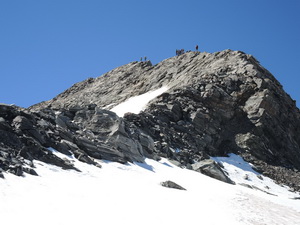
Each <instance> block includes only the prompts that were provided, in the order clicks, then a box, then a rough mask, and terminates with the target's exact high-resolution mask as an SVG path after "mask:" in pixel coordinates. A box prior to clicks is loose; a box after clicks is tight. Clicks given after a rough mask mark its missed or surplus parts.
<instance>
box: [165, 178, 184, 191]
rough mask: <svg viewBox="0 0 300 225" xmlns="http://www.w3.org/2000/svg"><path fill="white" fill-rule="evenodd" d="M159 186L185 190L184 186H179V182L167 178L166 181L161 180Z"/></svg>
mask: <svg viewBox="0 0 300 225" xmlns="http://www.w3.org/2000/svg"><path fill="white" fill-rule="evenodd" d="M160 184H161V186H163V187H167V188H174V189H178V190H185V191H186V189H185V188H183V187H182V186H180V185H179V184H176V183H175V182H173V181H170V180H167V181H164V182H161V183H160Z"/></svg>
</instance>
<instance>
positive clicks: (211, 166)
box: [192, 159, 234, 184]
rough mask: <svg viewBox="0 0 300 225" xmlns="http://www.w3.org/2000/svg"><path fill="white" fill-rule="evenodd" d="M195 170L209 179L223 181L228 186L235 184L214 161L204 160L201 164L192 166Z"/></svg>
mask: <svg viewBox="0 0 300 225" xmlns="http://www.w3.org/2000/svg"><path fill="white" fill-rule="evenodd" d="M192 168H193V170H195V171H197V172H200V173H203V174H205V175H207V176H209V177H212V178H215V179H217V180H220V181H223V182H225V183H228V184H234V182H233V181H232V180H231V179H230V178H229V177H228V176H227V175H226V174H225V173H224V172H223V170H222V168H221V166H219V165H218V163H216V162H215V161H214V160H212V159H206V160H202V161H200V162H197V163H194V164H192Z"/></svg>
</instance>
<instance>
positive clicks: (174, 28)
mask: <svg viewBox="0 0 300 225" xmlns="http://www.w3.org/2000/svg"><path fill="white" fill-rule="evenodd" d="M196 44H198V45H199V50H200V51H206V52H215V51H221V50H224V49H232V50H241V51H244V52H246V53H249V54H252V55H254V56H255V57H256V58H257V59H258V60H259V61H260V62H261V64H262V65H263V66H264V67H265V68H267V69H268V70H269V71H270V72H271V73H272V74H273V75H274V76H275V77H276V78H277V79H278V80H279V81H280V82H281V83H282V85H283V87H284V89H285V91H286V92H287V93H289V94H290V95H291V97H292V98H293V99H295V100H297V105H298V107H299V106H300V88H299V84H300V78H299V77H300V72H299V71H300V69H299V66H300V1H299V0H280V1H279V0H251V1H246V0H226V1H225V0H206V1H204V0H203V1H202V0H185V1H182V0H152V1H147V0H144V1H142V0H126V1H125V0H0V82H1V83H0V85H1V86H0V102H2V103H7V104H13V103H14V104H16V105H19V106H22V107H28V106H30V105H32V104H35V103H38V102H41V101H44V100H49V99H51V98H53V97H55V96H56V95H57V94H59V93H61V92H62V91H64V90H65V89H67V88H69V87H70V86H71V85H73V84H74V83H76V82H79V81H82V80H85V79H86V78H88V77H97V76H100V75H102V74H103V73H105V72H108V71H109V70H111V69H113V68H115V67H118V66H121V65H123V64H127V63H129V62H132V61H136V60H139V59H140V57H141V56H147V57H148V59H150V60H151V61H152V62H153V63H158V62H160V61H161V60H164V59H166V58H169V57H172V56H174V55H175V50H176V49H177V48H184V49H186V50H189V49H194V46H195V45H196Z"/></svg>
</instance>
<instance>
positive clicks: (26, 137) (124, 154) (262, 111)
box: [0, 50, 300, 190]
mask: <svg viewBox="0 0 300 225" xmlns="http://www.w3.org/2000/svg"><path fill="white" fill-rule="evenodd" d="M163 87H164V88H165V89H166V91H165V92H164V93H162V94H161V95H159V96H158V97H156V98H154V99H152V100H151V101H150V102H149V103H148V104H147V107H146V108H145V109H144V110H143V111H141V112H140V113H138V114H134V113H126V114H125V115H124V116H118V115H117V114H116V113H114V112H112V111H110V110H113V109H114V107H115V106H117V105H118V104H120V103H122V102H124V101H126V100H128V99H130V98H131V97H134V96H139V95H142V94H144V93H148V92H150V91H154V90H157V89H160V88H163ZM128 112H130V109H128ZM0 133H1V134H0V168H1V169H2V171H8V172H12V173H15V174H16V175H22V173H23V172H27V173H31V174H36V173H35V171H34V163H33V160H34V159H38V160H41V161H44V162H47V163H52V164H55V165H58V166H61V167H63V168H65V169H76V168H75V167H74V166H73V165H72V162H71V161H69V160H68V157H67V156H68V155H71V154H73V155H74V156H75V157H76V158H78V159H79V160H81V161H84V162H86V163H90V164H95V165H96V166H99V167H101V166H100V165H99V164H98V163H96V162H95V160H94V159H106V160H112V161H117V162H121V163H126V162H128V161H143V160H144V158H145V157H148V158H153V159H158V158H159V157H167V158H169V159H170V160H171V161H172V162H174V163H175V164H177V165H179V166H182V167H186V168H189V169H193V170H196V171H199V172H203V173H206V174H207V175H209V176H212V177H216V178H218V179H221V180H223V181H225V182H228V183H232V182H231V181H230V179H229V178H227V177H226V174H225V173H223V171H222V165H219V164H217V163H215V162H214V161H213V160H211V159H210V157H211V156H226V155H227V154H228V153H235V154H238V155H241V156H242V157H243V158H244V159H245V160H246V161H248V162H250V163H252V165H253V168H254V169H255V170H256V171H258V172H260V173H262V174H264V175H266V176H269V177H270V178H272V179H274V180H276V181H277V182H278V183H281V184H286V185H288V186H290V187H291V188H293V189H294V190H300V178H299V177H300V176H299V175H300V172H299V170H300V111H299V109H298V108H297V107H296V104H295V101H294V100H292V99H291V98H290V96H289V95H288V94H287V93H285V91H284V90H283V88H282V86H281V85H280V83H279V82H278V81H277V80H276V79H275V78H274V76H273V75H272V74H271V73H270V72H269V71H267V70H266V69H265V68H263V67H262V66H261V65H260V63H259V62H258V61H257V60H256V59H255V58H254V57H253V56H251V55H247V54H245V53H243V52H240V51H231V50H225V51H221V52H217V53H200V52H188V53H185V54H183V55H180V56H175V57H172V58H169V59H166V60H164V61H162V62H160V63H158V64H157V65H152V64H151V62H150V61H147V62H132V63H129V64H127V65H124V66H121V67H119V68H116V69H114V70H112V71H110V72H108V73H106V74H104V75H102V76H100V77H98V78H89V79H87V80H85V81H83V82H80V83H77V84H75V85H73V86H72V87H71V88H69V89H68V90H66V91H65V92H63V93H61V94H59V95H58V96H57V97H55V98H54V99H51V100H49V101H46V102H42V103H39V104H36V105H34V106H32V107H30V108H28V109H22V108H19V107H16V106H9V105H4V104H2V105H0ZM53 149H55V150H56V151H59V152H61V153H63V154H65V155H66V159H65V160H63V159H61V158H58V157H57V156H55V154H53V153H52V151H53ZM207 168H212V169H209V170H207ZM207 171H208V172H207Z"/></svg>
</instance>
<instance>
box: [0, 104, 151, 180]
mask: <svg viewBox="0 0 300 225" xmlns="http://www.w3.org/2000/svg"><path fill="white" fill-rule="evenodd" d="M153 143H154V142H153V140H152V138H151V137H149V136H148V135H146V134H144V133H143V132H142V131H140V130H139V129H138V128H136V127H135V126H134V125H131V126H127V127H126V126H125V122H124V120H123V119H122V118H119V117H118V116H117V115H116V114H115V113H113V112H111V111H108V110H101V109H99V108H98V107H96V106H94V107H91V106H88V107H86V108H82V109H80V110H73V111H69V110H63V111H53V110H51V109H44V110H41V111H39V112H35V113H30V112H28V111H27V112H26V110H23V109H21V108H18V107H15V106H8V105H0V168H1V170H0V174H1V171H3V170H4V171H8V172H11V173H14V174H16V175H18V176H21V175H23V172H27V173H30V174H34V175H36V172H35V171H34V163H33V160H35V159H36V160H40V161H43V162H45V163H51V164H54V165H57V166H60V167H62V168H64V169H75V170H76V168H75V167H74V166H73V165H72V162H71V161H70V160H68V159H65V160H63V159H61V158H59V157H57V156H56V155H55V154H53V153H52V151H51V149H55V150H57V151H59V152H61V153H63V154H65V155H66V156H68V155H69V156H70V155H72V154H73V155H74V156H75V157H76V158H77V159H79V160H80V161H83V162H86V163H89V164H94V165H96V166H99V167H100V165H98V164H97V163H96V162H95V161H94V160H93V159H105V160H111V161H116V162H120V163H126V162H128V161H140V162H141V161H143V160H144V157H150V158H152V157H153V156H152V155H153V154H152V151H153V148H154V144H153Z"/></svg>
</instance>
